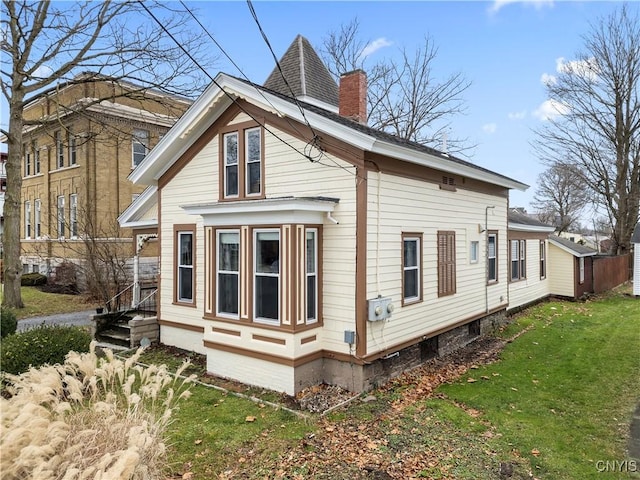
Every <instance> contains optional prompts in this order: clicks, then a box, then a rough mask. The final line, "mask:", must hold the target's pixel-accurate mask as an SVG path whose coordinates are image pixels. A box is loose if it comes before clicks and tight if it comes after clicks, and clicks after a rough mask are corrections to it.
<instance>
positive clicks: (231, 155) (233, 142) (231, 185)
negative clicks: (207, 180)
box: [223, 132, 238, 198]
mask: <svg viewBox="0 0 640 480" xmlns="http://www.w3.org/2000/svg"><path fill="white" fill-rule="evenodd" d="M223 138H224V196H225V198H231V197H237V196H238V132H232V133H226V134H224V136H223Z"/></svg>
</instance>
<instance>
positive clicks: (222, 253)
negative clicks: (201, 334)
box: [216, 230, 240, 318]
mask: <svg viewBox="0 0 640 480" xmlns="http://www.w3.org/2000/svg"><path fill="white" fill-rule="evenodd" d="M216 258H217V272H216V280H217V290H218V291H217V295H216V298H217V314H218V315H221V316H225V317H231V318H238V309H239V305H240V295H239V291H240V232H239V231H238V230H218V231H217V251H216Z"/></svg>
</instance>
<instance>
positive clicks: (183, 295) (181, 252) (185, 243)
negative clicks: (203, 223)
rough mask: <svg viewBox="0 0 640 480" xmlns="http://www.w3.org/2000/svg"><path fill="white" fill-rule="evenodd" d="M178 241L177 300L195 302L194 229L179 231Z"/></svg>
mask: <svg viewBox="0 0 640 480" xmlns="http://www.w3.org/2000/svg"><path fill="white" fill-rule="evenodd" d="M177 242H178V245H177V246H178V248H177V259H176V260H177V270H178V272H177V273H178V275H177V288H176V301H177V302H179V303H193V286H194V283H195V282H194V279H193V276H194V275H193V273H194V272H193V231H178V232H177Z"/></svg>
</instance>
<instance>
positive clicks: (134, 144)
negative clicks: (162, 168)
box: [131, 129, 149, 168]
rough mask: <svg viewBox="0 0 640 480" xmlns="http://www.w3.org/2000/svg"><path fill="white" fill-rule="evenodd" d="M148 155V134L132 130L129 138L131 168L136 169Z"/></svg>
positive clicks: (143, 131) (145, 131)
mask: <svg viewBox="0 0 640 480" xmlns="http://www.w3.org/2000/svg"><path fill="white" fill-rule="evenodd" d="M147 153H149V132H148V131H147V130H138V129H136V130H134V131H133V136H132V138H131V166H132V168H136V167H137V166H138V165H140V164H141V163H142V160H144V157H146V156H147Z"/></svg>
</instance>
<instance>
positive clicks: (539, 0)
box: [489, 0, 554, 14]
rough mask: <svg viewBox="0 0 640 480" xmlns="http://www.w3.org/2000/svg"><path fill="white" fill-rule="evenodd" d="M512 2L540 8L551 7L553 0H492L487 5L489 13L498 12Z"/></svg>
mask: <svg viewBox="0 0 640 480" xmlns="http://www.w3.org/2000/svg"><path fill="white" fill-rule="evenodd" d="M514 3H520V4H522V5H526V6H528V5H532V6H533V7H534V8H535V9H536V10H540V9H541V8H543V7H553V3H554V0H494V1H493V3H492V4H491V6H490V7H489V13H491V14H494V13H498V12H499V11H500V10H502V8H503V7H506V6H507V5H511V4H514Z"/></svg>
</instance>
